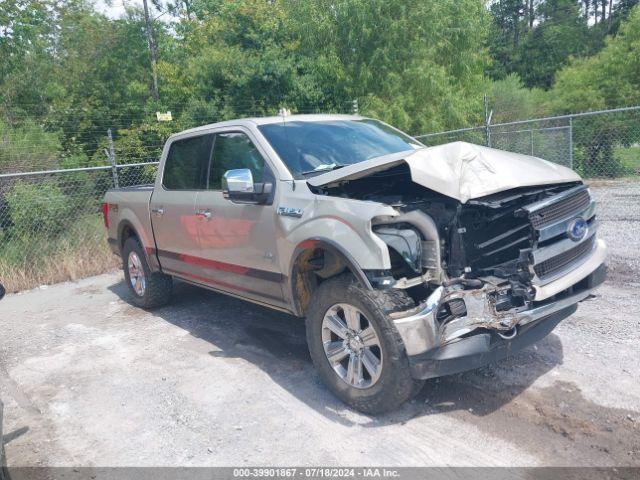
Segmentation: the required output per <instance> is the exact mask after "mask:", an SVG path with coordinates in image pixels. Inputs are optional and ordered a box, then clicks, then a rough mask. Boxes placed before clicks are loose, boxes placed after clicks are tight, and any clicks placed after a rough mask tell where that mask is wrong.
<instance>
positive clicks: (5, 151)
mask: <svg viewBox="0 0 640 480" xmlns="http://www.w3.org/2000/svg"><path fill="white" fill-rule="evenodd" d="M61 149H62V147H61V145H60V140H59V135H58V133H53V132H45V131H44V130H43V129H42V127H40V126H39V125H36V124H35V123H34V122H32V121H30V120H28V121H26V122H25V123H23V124H22V125H20V126H17V127H14V128H12V127H11V126H9V124H8V123H6V122H2V121H1V120H0V173H15V172H23V171H30V170H46V169H51V168H55V166H56V165H57V161H58V158H59V157H60V151H61Z"/></svg>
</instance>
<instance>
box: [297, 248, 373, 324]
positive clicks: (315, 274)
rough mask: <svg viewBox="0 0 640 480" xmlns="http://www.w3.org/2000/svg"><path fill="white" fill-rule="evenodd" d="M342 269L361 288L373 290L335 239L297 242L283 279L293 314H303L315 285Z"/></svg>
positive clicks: (355, 262)
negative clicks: (286, 278) (286, 280)
mask: <svg viewBox="0 0 640 480" xmlns="http://www.w3.org/2000/svg"><path fill="white" fill-rule="evenodd" d="M345 270H346V271H349V272H350V273H351V274H352V275H353V277H354V278H355V279H356V280H357V281H358V283H360V285H361V286H362V287H363V288H365V289H367V290H373V287H372V285H371V282H370V281H369V279H368V277H367V275H366V274H365V272H364V270H362V268H361V267H360V265H358V263H357V261H356V260H355V259H354V258H353V256H352V255H351V254H350V253H349V252H348V251H347V250H345V249H344V248H343V247H342V246H340V245H339V244H338V243H337V242H335V241H333V240H331V239H328V238H324V237H312V238H308V239H306V240H303V241H302V242H300V243H298V245H297V246H296V248H295V249H294V252H293V255H292V258H291V262H290V267H289V276H288V279H289V281H288V282H287V286H288V292H287V294H288V296H289V299H290V303H291V306H292V309H293V311H294V313H295V314H296V315H298V316H300V317H302V316H304V315H305V314H306V311H307V307H308V305H309V302H310V299H311V295H312V294H313V292H314V291H315V289H316V288H317V287H318V285H319V284H320V283H322V282H323V281H325V280H328V279H329V278H333V277H335V276H337V275H340V274H341V273H343V272H344V271H345Z"/></svg>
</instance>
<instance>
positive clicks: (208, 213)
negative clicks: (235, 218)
mask: <svg viewBox="0 0 640 480" xmlns="http://www.w3.org/2000/svg"><path fill="white" fill-rule="evenodd" d="M196 215H197V216H198V217H202V218H204V219H205V220H209V219H210V218H211V217H212V216H213V214H212V213H211V210H196Z"/></svg>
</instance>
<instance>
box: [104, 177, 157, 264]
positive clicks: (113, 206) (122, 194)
mask: <svg viewBox="0 0 640 480" xmlns="http://www.w3.org/2000/svg"><path fill="white" fill-rule="evenodd" d="M152 194H153V185H139V186H135V187H127V188H117V189H111V190H109V191H108V192H107V193H106V195H105V203H106V204H107V205H108V206H107V209H108V219H109V227H108V242H109V245H110V246H111V249H112V250H113V252H114V253H117V254H120V250H121V249H122V246H123V243H124V241H125V240H126V238H127V237H128V236H129V235H130V234H131V233H135V234H136V235H137V237H138V239H139V240H140V241H141V242H142V247H143V248H144V249H145V251H146V252H148V253H149V252H152V251H153V250H154V249H155V241H154V238H153V230H152V227H151V217H150V214H149V202H150V200H151V195H152Z"/></svg>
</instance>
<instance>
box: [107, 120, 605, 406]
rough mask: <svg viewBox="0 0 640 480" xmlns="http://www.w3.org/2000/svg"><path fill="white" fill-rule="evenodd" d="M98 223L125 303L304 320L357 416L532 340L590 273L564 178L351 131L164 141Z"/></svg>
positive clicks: (322, 371) (246, 129)
mask: <svg viewBox="0 0 640 480" xmlns="http://www.w3.org/2000/svg"><path fill="white" fill-rule="evenodd" d="M103 213H104V216H105V223H106V225H107V228H108V236H109V242H110V244H111V246H112V249H113V251H114V252H115V253H117V254H119V255H121V256H122V260H123V268H124V272H125V279H126V282H127V284H128V286H129V288H130V291H131V294H132V298H133V301H134V302H135V303H136V304H137V305H139V306H141V307H144V308H151V307H157V306H160V305H163V304H166V303H167V302H168V301H169V300H170V297H171V291H172V281H173V278H177V279H180V280H182V281H186V282H190V283H193V284H196V285H199V286H202V287H205V288H209V289H212V290H216V291H219V292H223V293H226V294H231V295H234V296H236V297H240V298H242V299H245V300H249V301H252V302H255V303H259V304H262V305H265V306H268V307H271V308H275V309H279V310H282V311H285V312H289V313H291V314H293V315H296V316H299V317H305V318H306V327H307V328H306V331H307V341H308V345H309V351H310V353H311V358H312V359H313V362H314V364H315V366H316V369H317V371H318V373H319V375H320V377H321V378H322V379H323V380H324V382H325V383H326V385H327V386H328V387H329V388H330V389H331V390H332V391H333V392H334V393H335V394H336V395H337V396H338V397H339V398H341V399H342V400H343V401H345V402H346V403H348V404H350V405H352V406H354V407H355V408H357V409H359V410H361V411H364V412H368V413H377V412H382V411H386V410H390V409H393V408H396V407H397V406H399V405H401V404H402V403H403V402H404V401H406V400H408V399H409V398H410V397H411V396H412V395H413V394H414V393H415V392H417V391H418V390H419V389H420V387H421V386H422V384H423V381H424V379H427V378H432V377H437V376H441V375H448V374H451V373H455V372H461V371H465V370H469V369H473V368H476V367H479V366H481V365H484V364H486V363H488V362H492V361H497V360H500V359H502V358H504V357H506V356H507V355H510V354H512V353H514V352H516V351H518V350H519V349H522V348H523V347H526V346H527V345H530V344H532V343H533V342H535V341H537V340H539V339H541V338H543V337H544V336H545V335H547V334H548V333H549V332H550V331H551V330H552V329H553V328H554V327H555V326H556V325H557V324H558V323H559V322H560V321H561V320H563V319H564V318H566V317H567V316H569V315H571V314H572V313H573V312H575V311H576V309H577V305H578V302H580V301H581V300H584V299H585V298H587V297H588V296H589V295H590V294H591V292H592V291H593V289H594V288H595V287H597V286H598V285H599V284H601V283H602V282H603V281H604V278H605V273H606V267H605V264H604V262H605V256H606V246H605V244H604V242H603V241H602V240H599V239H597V238H596V230H597V228H598V222H597V218H596V215H595V204H594V202H593V200H592V198H591V196H590V194H589V190H588V188H587V187H586V186H585V185H584V184H583V183H582V181H581V180H580V178H579V176H578V175H577V174H576V173H574V172H573V171H571V170H570V169H568V168H565V167H562V166H560V165H556V164H553V163H550V162H547V161H545V160H541V159H539V158H534V157H529V156H524V155H519V154H515V153H508V152H503V151H500V150H494V149H490V148H486V147H481V146H477V145H472V144H467V143H461V142H456V143H451V144H448V145H442V146H437V147H429V148H427V147H425V146H424V145H422V144H421V143H420V142H418V141H417V140H415V139H414V138H411V137H410V136H408V135H405V134H404V133H402V132H400V131H398V130H396V129H394V128H392V127H390V126H388V125H386V124H384V123H382V122H379V121H376V120H372V119H367V118H362V117H355V116H336V115H301V116H296V115H294V116H279V117H271V118H255V119H247V120H237V121H229V122H223V123H217V124H212V125H207V126H203V127H199V128H195V129H192V130H188V131H185V132H182V133H179V134H177V135H174V136H172V137H171V138H169V140H168V141H167V143H166V145H165V148H164V151H163V154H162V157H161V159H160V164H159V170H158V175H157V179H156V182H155V185H150V186H140V187H132V188H124V189H116V190H111V191H109V192H108V193H107V194H106V199H105V203H104V205H103ZM238 315H242V311H238Z"/></svg>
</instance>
